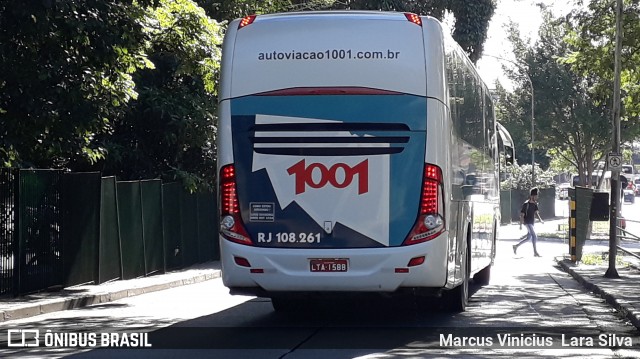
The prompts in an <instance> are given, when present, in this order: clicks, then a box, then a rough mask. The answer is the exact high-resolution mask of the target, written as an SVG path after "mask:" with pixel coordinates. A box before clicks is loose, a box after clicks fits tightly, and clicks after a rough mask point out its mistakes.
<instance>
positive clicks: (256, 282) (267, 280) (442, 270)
mask: <svg viewBox="0 0 640 359" xmlns="http://www.w3.org/2000/svg"><path fill="white" fill-rule="evenodd" d="M447 236H448V233H446V232H445V233H443V234H442V235H441V236H440V237H438V238H435V239H433V240H431V241H429V242H425V243H420V244H416V245H412V246H406V247H391V248H371V249H366V248H358V249H313V250H301V249H283V248H264V247H252V246H245V245H241V244H237V243H233V242H230V241H228V240H226V239H224V238H223V237H221V238H220V243H221V253H222V258H221V263H222V279H223V282H224V284H225V285H226V286H227V287H229V288H230V289H231V293H232V294H251V295H257V296H262V297H269V296H271V294H273V293H276V294H277V293H283V292H285V293H286V292H382V293H385V292H386V293H392V292H403V291H417V290H422V291H429V292H431V291H432V290H434V291H436V292H437V291H438V290H439V289H440V288H442V287H444V286H445V284H446V279H447V242H446V239H447ZM421 256H424V257H425V260H424V263H422V264H420V265H416V266H411V267H410V266H408V265H409V262H410V261H411V259H413V258H417V257H421ZM238 258H242V259H244V260H246V262H245V261H242V260H240V261H239V260H238ZM315 259H346V261H347V269H346V271H342V272H313V271H311V264H310V263H311V261H312V260H315ZM238 263H241V264H238ZM247 264H248V265H249V266H247Z"/></svg>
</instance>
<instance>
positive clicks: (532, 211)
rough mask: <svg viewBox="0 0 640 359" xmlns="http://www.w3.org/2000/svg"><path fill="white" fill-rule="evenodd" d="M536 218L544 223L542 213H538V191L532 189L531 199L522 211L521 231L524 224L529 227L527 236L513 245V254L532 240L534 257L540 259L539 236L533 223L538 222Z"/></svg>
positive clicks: (524, 204)
mask: <svg viewBox="0 0 640 359" xmlns="http://www.w3.org/2000/svg"><path fill="white" fill-rule="evenodd" d="M535 217H538V219H539V220H540V222H542V223H544V221H543V220H542V218H541V217H540V212H539V211H538V189H537V188H532V189H531V191H530V192H529V199H528V200H527V201H526V202H524V203H523V204H522V209H520V229H522V225H523V224H524V225H525V226H526V227H527V235H526V236H525V237H524V238H523V239H522V240H521V241H520V242H518V243H517V244H514V245H513V254H517V252H518V247H520V245H521V244H522V243H524V242H526V241H528V240H529V239H531V243H532V244H533V255H534V256H536V257H540V254H538V249H537V248H536V242H537V241H538V236H537V235H536V232H535V230H534V229H533V223H534V222H535V220H536V219H535Z"/></svg>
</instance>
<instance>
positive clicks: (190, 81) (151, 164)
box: [103, 0, 222, 191]
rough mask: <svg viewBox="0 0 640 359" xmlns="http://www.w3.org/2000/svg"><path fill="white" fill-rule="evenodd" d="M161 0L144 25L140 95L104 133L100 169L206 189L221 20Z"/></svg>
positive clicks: (177, 1)
mask: <svg viewBox="0 0 640 359" xmlns="http://www.w3.org/2000/svg"><path fill="white" fill-rule="evenodd" d="M158 5H159V6H158V7H155V8H150V9H149V11H148V13H147V19H146V24H147V27H146V28H145V31H146V34H147V35H148V39H149V41H148V44H149V47H148V49H147V53H148V57H149V59H150V61H151V62H152V63H153V64H154V67H153V68H147V69H145V70H141V71H138V72H136V73H135V75H134V77H133V78H134V80H135V82H136V84H137V86H138V92H139V96H138V98H137V99H136V100H135V101H131V102H130V104H129V106H128V108H127V110H126V111H125V113H124V114H123V116H121V117H120V118H119V119H118V120H117V121H116V122H115V124H114V131H113V134H111V135H110V136H107V137H105V138H104V139H103V140H104V143H105V147H106V148H107V149H108V154H109V155H108V156H107V157H106V158H105V160H104V162H103V165H104V171H105V172H106V173H112V174H117V175H118V176H119V177H120V178H122V179H138V178H150V177H161V178H163V179H165V180H180V181H181V182H182V183H183V184H184V185H185V187H186V188H188V189H190V190H192V191H194V190H197V189H200V190H202V189H206V188H211V187H212V186H213V185H214V178H215V169H216V164H215V135H216V127H215V112H216V92H215V91H216V87H217V86H216V83H217V76H218V71H219V64H220V55H221V54H220V45H221V43H222V27H221V26H220V25H219V24H218V23H217V22H216V21H214V20H211V19H210V18H209V17H207V16H206V14H205V12H204V10H203V9H202V8H200V7H198V6H197V5H196V4H195V3H194V2H193V1H191V0H160V1H159V4H158Z"/></svg>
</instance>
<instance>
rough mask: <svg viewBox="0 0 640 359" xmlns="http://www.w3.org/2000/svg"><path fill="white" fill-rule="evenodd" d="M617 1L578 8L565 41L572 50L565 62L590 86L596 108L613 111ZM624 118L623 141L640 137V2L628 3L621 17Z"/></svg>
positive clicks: (598, 0) (627, 0)
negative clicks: (598, 106) (605, 108)
mask: <svg viewBox="0 0 640 359" xmlns="http://www.w3.org/2000/svg"><path fill="white" fill-rule="evenodd" d="M615 4H616V3H615V2H612V1H605V0H592V1H591V2H590V3H589V6H588V8H582V9H576V10H574V11H573V12H572V13H571V14H570V16H569V17H568V21H569V23H570V25H571V29H572V30H570V31H568V33H567V34H566V37H565V39H566V41H567V42H568V43H569V44H570V45H571V51H570V52H569V53H567V54H565V55H563V61H564V62H565V63H567V64H569V65H571V68H572V69H573V70H574V71H576V72H577V73H579V74H581V75H582V76H583V77H584V78H585V79H586V80H587V81H588V84H589V93H590V94H591V95H592V97H593V101H594V103H595V104H596V105H601V106H606V107H607V108H608V112H607V114H608V117H609V118H612V115H611V114H610V112H611V108H612V105H611V104H612V101H613V100H612V98H613V91H612V89H613V72H614V66H613V61H614V56H613V53H614V48H615V22H616V16H615V13H616V12H615ZM622 22H623V24H624V26H623V29H622V32H623V34H622V55H621V56H622V59H621V60H622V67H621V91H622V100H621V101H622V118H621V129H622V131H621V137H622V138H621V141H622V142H626V141H629V140H632V139H635V138H637V137H638V135H640V125H639V124H640V121H639V120H640V102H639V101H638V98H640V72H638V71H637V68H638V66H640V51H639V50H640V3H639V2H638V1H637V0H633V1H632V0H625V1H624V11H623V15H622Z"/></svg>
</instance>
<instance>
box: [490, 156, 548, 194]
mask: <svg viewBox="0 0 640 359" xmlns="http://www.w3.org/2000/svg"><path fill="white" fill-rule="evenodd" d="M535 170H536V183H535V184H532V183H531V164H525V165H522V166H520V165H518V164H514V165H512V166H508V167H506V169H505V172H506V173H507V174H508V175H507V179H506V180H504V181H502V182H501V183H500V189H502V190H512V189H522V190H529V189H531V188H533V187H538V188H550V187H553V186H554V185H555V182H554V181H553V176H554V175H555V173H554V172H553V171H550V170H546V171H544V170H542V169H541V168H540V167H539V166H538V164H537V163H536V168H535Z"/></svg>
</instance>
